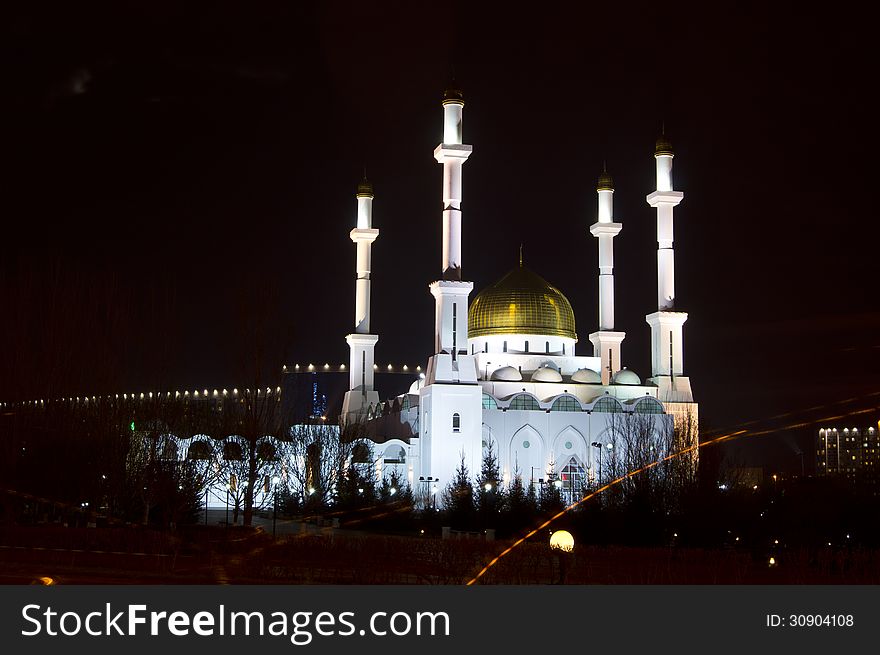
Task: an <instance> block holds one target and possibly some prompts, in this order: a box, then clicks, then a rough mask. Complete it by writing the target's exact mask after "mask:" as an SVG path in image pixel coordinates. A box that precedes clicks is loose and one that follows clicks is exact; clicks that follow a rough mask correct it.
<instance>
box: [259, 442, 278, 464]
mask: <svg viewBox="0 0 880 655" xmlns="http://www.w3.org/2000/svg"><path fill="white" fill-rule="evenodd" d="M275 456H276V451H275V446H274V445H273V444H271V443H269V442H268V441H263V442H261V443H260V445H259V446H257V457H259V458H260V459H261V460H263V461H264V462H274V461H275Z"/></svg>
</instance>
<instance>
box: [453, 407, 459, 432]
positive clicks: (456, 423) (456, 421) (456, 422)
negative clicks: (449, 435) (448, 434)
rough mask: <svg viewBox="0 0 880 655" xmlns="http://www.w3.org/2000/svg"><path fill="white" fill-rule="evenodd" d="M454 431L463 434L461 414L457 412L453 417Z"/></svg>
mask: <svg viewBox="0 0 880 655" xmlns="http://www.w3.org/2000/svg"><path fill="white" fill-rule="evenodd" d="M452 431H453V432H461V414H459V413H457V412H456V413H455V414H453V415H452Z"/></svg>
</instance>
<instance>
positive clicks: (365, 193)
mask: <svg viewBox="0 0 880 655" xmlns="http://www.w3.org/2000/svg"><path fill="white" fill-rule="evenodd" d="M357 195H358V197H359V198H361V197H365V198H372V197H373V185H372V184H371V183H370V181H369V180H368V179H367V176H366V175H364V179H363V180H361V182H360V184H358V190H357Z"/></svg>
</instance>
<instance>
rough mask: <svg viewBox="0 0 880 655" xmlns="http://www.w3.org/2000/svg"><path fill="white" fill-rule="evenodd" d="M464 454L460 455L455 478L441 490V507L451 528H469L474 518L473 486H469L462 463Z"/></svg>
mask: <svg viewBox="0 0 880 655" xmlns="http://www.w3.org/2000/svg"><path fill="white" fill-rule="evenodd" d="M464 461H465V460H464V453H462V454H461V463H460V464H459V466H458V468H457V469H455V477H454V478H453V479H452V482H450V483H449V484H448V485H446V488H445V489H444V490H443V507H444V509H445V510H446V515H447V517H448V519H449V522H450V524H451V525H452V527H455V528H459V529H461V528H470V527H471V526H472V525H473V522H474V518H475V508H474V486H473V485H472V484H471V480H470V473H469V472H468V468H467V466H466V465H465V463H464Z"/></svg>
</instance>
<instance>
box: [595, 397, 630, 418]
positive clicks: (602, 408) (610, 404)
mask: <svg viewBox="0 0 880 655" xmlns="http://www.w3.org/2000/svg"><path fill="white" fill-rule="evenodd" d="M593 411H594V412H607V413H609V414H617V413H619V412H622V411H623V407H621V406H620V403H619V402H617V401H616V400H615V399H614V398H611V397H610V396H603V397H602V398H600V399H599V400H597V401H596V404H595V405H593Z"/></svg>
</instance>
